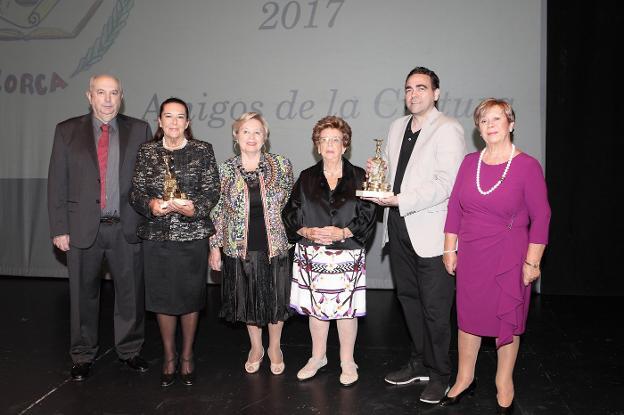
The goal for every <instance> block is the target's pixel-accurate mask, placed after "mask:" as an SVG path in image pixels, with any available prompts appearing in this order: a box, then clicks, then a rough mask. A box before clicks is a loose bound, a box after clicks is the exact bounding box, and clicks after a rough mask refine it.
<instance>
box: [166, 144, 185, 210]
mask: <svg viewBox="0 0 624 415" xmlns="http://www.w3.org/2000/svg"><path fill="white" fill-rule="evenodd" d="M163 160H164V161H165V180H164V183H163V200H164V202H165V203H163V204H162V205H161V207H162V208H163V209H164V208H166V207H167V206H168V205H169V203H168V202H169V201H170V200H174V199H176V202H178V203H180V204H185V203H186V202H184V200H186V199H187V197H186V193H183V192H181V191H180V188H179V187H178V179H177V178H176V174H175V170H174V169H173V159H172V157H171V156H168V155H167V156H163Z"/></svg>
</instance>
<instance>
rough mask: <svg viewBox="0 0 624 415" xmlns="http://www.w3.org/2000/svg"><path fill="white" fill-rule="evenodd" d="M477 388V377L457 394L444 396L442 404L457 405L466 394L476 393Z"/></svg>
mask: <svg viewBox="0 0 624 415" xmlns="http://www.w3.org/2000/svg"><path fill="white" fill-rule="evenodd" d="M476 388H477V379H473V380H472V382H471V383H470V385H468V387H467V388H466V389H464V390H463V391H461V392H459V393H458V394H457V395H455V396H448V394H447V395H446V396H445V397H444V398H442V400H441V401H440V404H439V405H440V406H451V405H456V404H458V403H459V401H460V400H461V399H462V398H463V397H464V396H466V395H469V396H472V395H474V393H475V389H476Z"/></svg>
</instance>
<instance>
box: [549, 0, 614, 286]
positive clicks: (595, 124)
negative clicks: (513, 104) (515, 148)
mask: <svg viewBox="0 0 624 415" xmlns="http://www.w3.org/2000/svg"><path fill="white" fill-rule="evenodd" d="M617 8H618V7H616V2H615V1H613V2H607V1H605V2H603V1H596V2H585V1H584V2H580V1H572V2H567V1H549V2H548V41H547V42H548V44H547V47H548V63H547V67H548V75H547V85H548V87H547V114H546V119H547V121H546V180H547V183H548V189H549V197H550V203H551V207H552V220H551V230H550V245H549V247H548V248H547V250H546V252H547V253H546V256H545V258H544V263H543V273H544V279H543V280H542V286H541V290H542V293H545V294H578V295H624V272H623V270H622V256H624V252H623V251H622V235H623V228H624V226H623V225H622V223H623V220H624V217H623V216H624V215H623V214H622V208H621V205H619V204H616V198H620V197H619V196H621V195H622V193H623V192H622V189H623V187H624V186H623V182H622V178H623V174H622V169H623V168H624V158H622V152H621V151H620V150H619V149H620V148H622V146H621V145H619V144H620V141H622V140H623V139H624V137H623V134H622V132H621V130H622V125H623V122H622V118H623V114H622V99H623V97H622V88H621V79H622V77H623V76H624V70H623V69H622V68H623V67H622V65H621V64H620V65H616V61H617V60H620V59H622V55H623V51H624V46H623V44H622V43H623V40H624V36H623V35H622V29H623V28H624V21H623V18H622V13H621V12H619V11H617ZM620 200H621V198H620Z"/></svg>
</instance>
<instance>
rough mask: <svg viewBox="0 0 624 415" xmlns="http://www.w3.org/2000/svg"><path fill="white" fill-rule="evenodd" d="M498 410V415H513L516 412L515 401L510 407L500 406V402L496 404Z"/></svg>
mask: <svg viewBox="0 0 624 415" xmlns="http://www.w3.org/2000/svg"><path fill="white" fill-rule="evenodd" d="M496 408H497V411H496V414H497V415H511V414H513V411H514V403H513V401H511V404H509V406H500V405H499V404H498V402H496Z"/></svg>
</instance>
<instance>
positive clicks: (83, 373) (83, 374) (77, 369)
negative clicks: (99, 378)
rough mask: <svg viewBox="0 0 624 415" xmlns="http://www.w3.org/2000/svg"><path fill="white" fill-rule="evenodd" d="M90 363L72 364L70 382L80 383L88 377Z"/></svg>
mask: <svg viewBox="0 0 624 415" xmlns="http://www.w3.org/2000/svg"><path fill="white" fill-rule="evenodd" d="M91 365H92V363H91V362H83V363H74V365H73V366H72V368H71V377H72V380H75V381H76V382H81V381H83V380H85V379H86V378H88V377H89V374H90V373H91Z"/></svg>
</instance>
